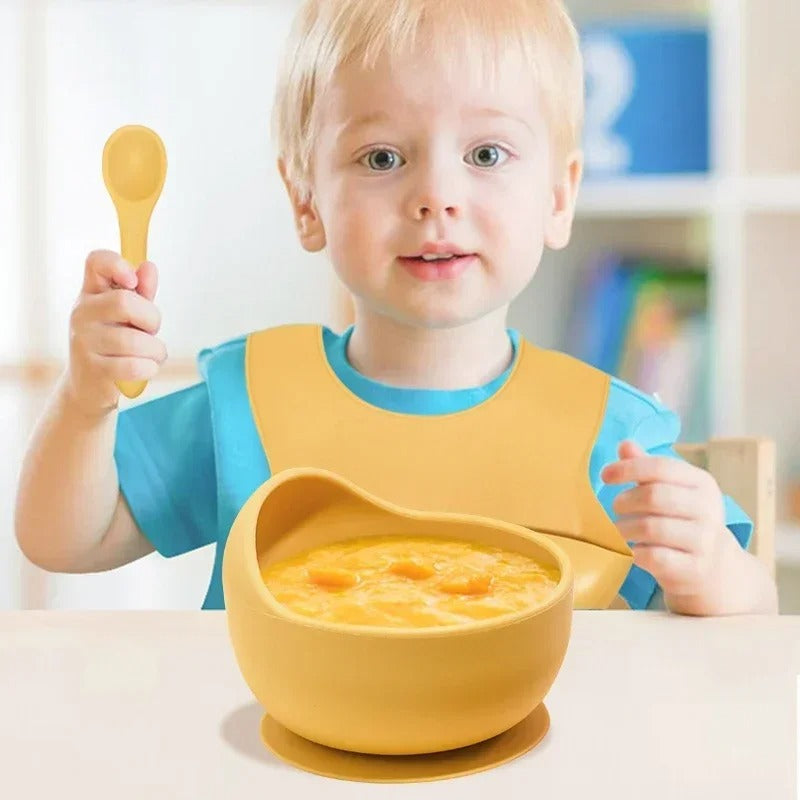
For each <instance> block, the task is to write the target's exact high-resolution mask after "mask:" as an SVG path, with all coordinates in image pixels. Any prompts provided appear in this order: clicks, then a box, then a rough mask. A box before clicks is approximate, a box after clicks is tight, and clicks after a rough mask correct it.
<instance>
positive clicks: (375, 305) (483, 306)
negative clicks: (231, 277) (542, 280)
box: [295, 56, 580, 328]
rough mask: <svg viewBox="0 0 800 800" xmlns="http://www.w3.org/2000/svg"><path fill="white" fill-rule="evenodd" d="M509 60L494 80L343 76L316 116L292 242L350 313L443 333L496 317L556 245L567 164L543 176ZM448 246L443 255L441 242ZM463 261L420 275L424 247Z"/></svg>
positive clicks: (538, 137)
mask: <svg viewBox="0 0 800 800" xmlns="http://www.w3.org/2000/svg"><path fill="white" fill-rule="evenodd" d="M529 74H530V71H529V70H526V69H524V68H523V64H522V61H521V57H512V56H509V57H507V58H506V59H505V60H504V62H503V63H501V64H499V65H498V71H497V73H496V80H495V81H494V82H492V83H491V84H490V83H486V82H483V81H481V82H477V81H476V80H470V79H469V78H468V76H467V75H468V73H467V71H466V70H465V71H464V73H463V78H461V79H458V80H455V81H453V82H452V83H450V82H446V81H444V80H442V79H441V78H437V74H436V71H435V69H434V68H433V66H432V65H431V64H429V63H426V61H425V59H424V58H423V59H420V58H417V59H414V60H413V61H411V60H409V61H406V62H405V63H402V64H399V65H398V68H397V69H395V70H394V71H392V70H390V69H389V67H388V65H387V64H386V63H380V64H378V66H377V68H376V69H375V70H374V71H372V72H366V71H364V70H361V69H359V68H358V67H355V66H348V67H346V68H344V69H342V70H340V72H339V73H338V74H337V77H336V79H335V81H334V82H333V84H332V85H331V87H330V90H329V93H328V94H327V96H326V98H325V103H324V105H323V107H322V109H321V113H322V117H321V124H320V129H319V135H318V138H317V141H316V146H315V149H314V156H313V158H314V165H315V167H314V176H313V181H312V202H311V203H310V204H309V205H307V206H304V207H296V209H295V210H296V212H297V216H298V225H299V228H300V231H301V239H302V241H303V244H304V245H305V246H306V247H307V248H308V249H309V250H318V249H321V248H322V247H325V246H327V249H328V253H329V256H330V258H331V261H332V263H333V265H334V268H335V269H336V272H337V273H338V275H339V277H340V278H341V279H342V281H343V282H344V284H345V285H346V286H347V287H348V288H349V289H350V291H351V292H352V293H353V295H354V299H355V303H356V307H357V313H358V314H361V315H363V314H379V315H386V316H389V317H391V318H392V319H394V320H395V321H398V322H401V323H403V324H410V325H414V326H423V327H428V328H437V327H453V326H457V325H461V324H466V323H468V322H472V321H474V320H477V319H479V318H481V317H483V316H485V315H487V314H489V313H490V312H493V311H496V310H498V309H500V308H503V307H507V306H508V304H509V303H510V302H511V300H512V299H513V298H514V297H516V296H517V295H518V294H519V293H520V292H521V291H522V290H523V289H524V287H525V286H526V285H527V284H528V282H529V281H530V279H531V278H532V277H533V275H534V273H535V271H536V269H537V267H538V265H539V261H540V259H541V255H542V251H543V247H544V246H545V245H547V246H549V247H553V248H558V247H563V246H564V245H565V244H566V243H567V240H568V238H569V229H570V225H571V221H572V206H573V202H574V193H575V190H576V188H577V183H578V181H579V178H580V163H579V161H578V159H577V156H576V157H574V158H573V159H571V160H570V163H568V164H565V165H562V166H561V168H559V169H554V164H553V149H552V142H551V134H550V130H549V127H548V125H547V124H546V122H545V119H544V117H543V114H542V110H541V104H540V100H539V97H538V92H537V90H536V86H535V85H534V82H533V80H532V79H526V77H525V76H526V75H529ZM444 243H448V244H444ZM429 245H441V246H442V247H443V249H444V250H445V251H446V252H450V251H451V250H453V249H455V248H458V250H460V251H462V252H464V253H468V254H474V257H464V258H460V259H458V260H456V261H453V262H438V266H436V263H434V264H433V265H431V264H427V263H425V262H423V261H421V260H409V257H417V256H420V255H421V254H422V252H423V250H424V249H425V248H426V246H429Z"/></svg>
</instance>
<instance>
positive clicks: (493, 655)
mask: <svg viewBox="0 0 800 800" xmlns="http://www.w3.org/2000/svg"><path fill="white" fill-rule="evenodd" d="M398 534H399V535H406V536H418V535H424V536H441V537H447V538H457V539H462V540H463V539H466V540H470V541H475V542H479V543H482V544H488V545H493V546H496V547H502V548H506V549H509V550H514V551H517V552H519V553H522V554H524V555H528V556H531V557H533V558H536V559H538V560H539V561H540V562H543V563H546V564H549V565H551V566H556V567H557V568H558V570H559V571H560V579H559V582H558V585H557V586H556V588H555V590H554V591H553V594H552V596H551V597H550V599H549V600H548V601H547V602H546V603H544V604H542V605H539V606H536V607H533V608H531V609H529V610H526V611H523V612H518V613H515V614H509V615H504V616H502V617H496V618H494V619H489V620H479V621H475V622H470V623H466V624H463V625H457V626H446V627H445V626H443V627H433V628H416V629H415V628H409V629H405V628H389V627H386V628H384V627H373V626H361V625H358V626H356V625H341V624H334V623H328V622H322V621H319V620H315V619H313V618H309V617H305V616H302V615H300V614H296V613H294V612H292V611H291V610H289V609H288V608H287V607H286V606H284V605H282V604H280V603H278V601H277V600H276V599H275V598H274V597H273V596H272V594H271V593H270V592H269V591H268V589H267V588H266V586H265V584H264V582H263V579H262V577H261V572H260V567H262V566H266V565H268V564H271V563H273V562H274V561H278V560H282V559H284V558H289V557H291V556H293V555H297V554H299V553H300V552H302V551H305V550H307V549H309V548H312V547H319V546H322V545H326V544H330V543H332V542H336V541H341V540H343V539H350V538H354V537H359V536H369V535H382V536H383V535H398ZM222 578H223V589H224V593H225V607H226V617H227V621H228V630H229V634H230V639H231V643H232V646H233V650H234V653H235V656H236V659H237V661H238V664H239V668H240V670H241V673H242V676H243V678H244V680H245V681H246V682H247V684H248V686H249V687H250V689H251V690H252V692H253V694H254V695H255V697H256V699H257V700H258V701H259V703H261V705H262V706H264V708H265V709H266V711H267V712H268V713H269V714H270V715H271V716H272V717H273V718H274V719H275V720H276V721H277V722H279V723H280V724H282V725H283V726H284V727H286V728H288V729H289V730H290V731H292V732H294V733H296V734H298V735H299V736H302V737H304V738H306V739H308V740H310V741H312V742H317V743H319V744H323V745H327V746H328V747H334V748H337V749H339V750H347V751H352V752H358V753H370V754H381V755H409V754H422V753H432V752H438V751H444V750H451V749H455V748H459V747H465V746H467V745H471V744H475V743H477V742H481V741H484V740H486V739H489V738H491V737H493V736H496V735H498V734H500V733H503V732H505V731H506V730H508V729H509V728H511V727H512V726H514V725H516V724H517V723H518V722H520V721H522V720H523V719H525V717H527V716H528V715H529V714H530V713H531V712H532V711H533V710H534V709H535V708H536V707H537V706H538V705H539V704H540V703H541V702H542V700H543V698H544V697H545V695H546V694H547V692H548V691H549V689H550V687H551V685H552V684H553V681H554V680H555V678H556V675H557V674H558V671H559V669H560V667H561V664H562V661H563V659H564V656H565V654H566V650H567V645H568V642H569V637H570V630H571V624H572V610H573V572H572V566H571V564H570V560H569V558H568V557H567V556H566V555H565V553H564V552H563V551H562V550H561V549H560V548H559V547H558V546H557V545H555V544H554V543H553V542H551V541H549V540H548V539H547V538H546V537H545V536H543V535H540V534H537V533H535V532H532V531H530V530H528V529H526V528H524V527H521V526H516V525H511V524H507V523H504V522H500V521H497V520H493V519H486V518H483V517H476V516H469V515H458V514H451V513H441V514H431V513H422V512H419V511H414V510H410V509H406V508H401V507H399V506H396V505H394V504H392V503H389V502H386V501H384V500H381V499H379V498H377V497H375V496H373V495H371V494H369V493H367V492H365V491H364V490H362V489H361V488H359V487H358V486H356V485H355V484H353V483H351V482H350V481H348V480H346V479H344V478H342V477H341V476H338V475H336V474H334V473H331V472H327V471H325V470H319V469H306V468H302V469H301V468H296V469H288V470H285V471H282V472H280V473H278V474H277V475H275V476H273V477H272V478H271V479H270V480H268V481H267V482H266V483H264V484H263V485H262V486H260V487H259V488H258V489H257V490H256V491H255V492H254V493H253V495H252V496H251V497H250V498H249V500H248V501H247V503H246V504H245V505H244V506H243V508H242V509H241V511H240V513H239V515H238V516H237V518H236V520H235V522H234V524H233V526H232V528H231V531H230V535H229V538H228V542H227V545H226V548H225V553H224V560H223V576H222Z"/></svg>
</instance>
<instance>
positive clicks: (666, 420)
mask: <svg viewBox="0 0 800 800" xmlns="http://www.w3.org/2000/svg"><path fill="white" fill-rule="evenodd" d="M614 388H615V389H616V391H615V393H614V394H613V395H610V398H611V399H610V403H609V408H608V409H607V414H606V421H605V423H604V425H603V429H602V430H601V434H600V436H599V438H598V442H597V444H596V446H595V449H594V452H593V454H592V462H591V472H592V475H591V479H592V481H593V486H594V487H595V491H596V494H597V498H598V500H599V501H600V503H601V505H602V506H603V508H604V509H605V511H606V513H607V514H608V515H609V517H610V518H611V519H612V520H613V521H616V519H617V515H616V513H615V511H614V509H613V503H614V500H615V499H616V497H617V495H619V494H620V493H621V492H623V491H625V490H627V489H629V488H631V486H632V484H624V485H606V484H603V483H602V481H601V480H600V478H599V473H600V471H601V470H602V468H603V467H604V466H605V465H606V464H608V463H611V462H613V461H616V459H617V458H618V454H617V447H618V446H619V444H620V443H621V442H622V441H623V440H625V439H632V440H633V441H635V442H637V443H638V444H639V446H640V447H642V449H644V450H646V451H647V452H648V453H650V454H651V455H656V456H667V457H669V458H681V456H680V455H679V454H678V453H677V452H676V450H675V444H676V442H677V441H678V437H679V435H680V430H681V424H680V418H679V417H678V415H677V414H675V413H674V412H673V411H671V410H669V409H667V408H665V407H664V406H663V405H661V404H660V403H657V402H656V401H655V400H651V399H650V398H647V397H646V396H645V395H643V394H641V393H639V392H637V391H636V390H633V389H631V387H625V386H620V384H619V383H618V384H617V385H616V386H615V387H614ZM723 501H724V510H725V521H726V525H727V526H728V528H729V530H730V531H731V533H733V535H734V536H735V537H736V540H737V541H738V542H739V544H740V545H741V546H742V548H747V547H748V545H749V544H750V539H751V538H752V534H753V523H752V520H750V518H749V517H748V516H747V514H745V512H744V511H743V510H742V508H741V507H740V506H739V505H738V504H737V503H736V501H735V500H734V499H733V498H731V497H728V496H727V495H723ZM620 594H622V596H623V597H624V598H625V600H626V601H627V603H628V605H629V606H630V607H631V608H635V609H643V608H657V607H661V605H659V603H660V598H661V591H660V587H659V586H658V584H657V583H656V581H655V579H654V578H653V576H652V575H651V574H650V573H649V572H646V571H645V570H643V569H641V568H640V567H638V566H637V565H635V564H634V565H633V566H632V567H631V570H630V572H629V574H628V577H627V578H626V579H625V583H624V584H623V585H622V588H621V589H620Z"/></svg>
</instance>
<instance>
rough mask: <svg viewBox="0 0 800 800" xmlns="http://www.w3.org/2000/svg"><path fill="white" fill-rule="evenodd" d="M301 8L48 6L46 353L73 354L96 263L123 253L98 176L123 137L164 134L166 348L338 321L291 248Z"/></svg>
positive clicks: (115, 3) (161, 254) (314, 270)
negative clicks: (291, 28)
mask: <svg viewBox="0 0 800 800" xmlns="http://www.w3.org/2000/svg"><path fill="white" fill-rule="evenodd" d="M294 5H295V4H294V3H293V2H291V1H289V2H287V0H268V1H266V2H259V3H235V2H234V3H224V2H200V1H199V0H193V2H182V3H176V2H167V1H166V0H161V1H160V2H154V1H153V0H149V1H147V0H145V1H143V0H136V2H121V0H103V2H86V1H85V0H84V1H83V2H81V1H80V0H78V1H77V2H76V0H60V1H58V2H55V1H54V2H50V3H49V4H48V6H49V8H48V13H47V15H46V20H45V30H44V36H45V52H46V59H47V63H46V67H45V70H46V71H45V74H46V91H47V102H46V118H45V119H44V125H45V130H46V136H45V142H46V153H45V158H46V163H47V169H46V185H45V192H46V222H47V227H46V230H47V238H46V259H47V265H48V270H49V275H50V279H49V280H48V282H47V286H46V287H43V289H45V302H46V303H47V304H48V307H49V309H50V312H51V314H50V318H51V327H50V329H49V330H48V335H47V346H48V352H50V353H57V354H59V355H64V354H65V353H66V347H67V340H66V335H65V332H66V327H67V323H68V315H69V309H70V306H71V303H72V300H73V299H74V295H75V293H76V291H77V289H78V287H79V285H80V280H81V277H82V268H83V261H84V258H85V255H86V253H87V252H88V251H89V250H91V249H93V248H96V247H109V248H111V249H119V234H118V229H117V222H116V215H115V211H114V208H113V205H112V203H111V200H110V198H109V196H108V194H107V193H106V189H105V186H104V184H103V180H102V174H101V156H102V150H103V145H104V143H105V141H106V139H107V138H108V136H109V135H110V134H111V133H112V131H114V130H115V129H116V128H117V127H119V126H120V125H124V124H129V123H136V124H144V125H148V126H149V127H152V128H153V129H154V130H155V131H156V132H157V133H158V134H159V135H160V136H161V138H162V139H163V141H164V143H165V146H166V149H167V157H168V161H169V167H168V175H167V182H166V185H165V187H164V191H163V194H162V196H161V198H160V200H159V202H158V205H157V206H156V209H155V212H154V214H153V218H152V223H151V228H150V237H149V251H148V256H149V257H150V258H151V259H152V260H154V261H155V262H156V263H157V264H158V265H159V267H160V276H161V284H160V290H159V295H158V304H159V307H160V308H161V310H162V313H163V316H164V323H163V328H162V335H163V337H164V338H165V340H166V342H167V345H168V349H169V352H170V354H171V355H172V356H177V357H189V358H191V357H193V356H194V355H195V354H196V352H197V351H198V350H199V349H200V348H202V347H204V346H206V345H209V344H213V343H215V342H218V341H220V340H223V339H226V338H229V337H232V336H236V335H238V334H240V333H243V332H245V331H247V330H250V329H254V328H258V327H260V326H264V325H273V324H277V323H280V322H288V321H295V320H304V319H327V318H328V312H329V308H328V307H329V304H330V283H329V279H330V270H329V269H328V267H327V264H326V263H325V261H324V258H322V257H312V256H308V254H305V253H304V252H303V251H302V250H301V249H300V247H299V245H298V243H297V240H296V238H295V235H294V229H293V226H292V222H291V216H290V212H289V206H288V202H287V200H286V198H285V196H284V190H283V186H282V184H281V183H280V180H279V177H278V175H277V171H276V169H275V158H274V154H273V151H272V148H271V144H270V140H269V115H270V107H271V102H272V91H273V81H274V74H275V68H276V63H277V57H278V48H279V47H280V46H281V43H282V42H283V41H284V39H285V37H286V32H287V30H288V25H289V22H290V17H291V12H292V10H293V6H294Z"/></svg>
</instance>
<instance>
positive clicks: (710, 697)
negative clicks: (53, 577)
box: [0, 611, 800, 800]
mask: <svg viewBox="0 0 800 800" xmlns="http://www.w3.org/2000/svg"><path fill="white" fill-rule="evenodd" d="M798 675H800V617H796V616H791V617H790V616H780V617H731V618H718V619H695V618H688V617H679V616H674V615H669V614H666V613H659V612H636V611H577V612H575V614H574V620H573V629H572V635H571V639H570V643H569V649H568V651H567V655H566V658H565V660H564V663H563V666H562V668H561V671H560V672H559V674H558V677H557V678H556V682H555V684H554V685H553V687H552V689H551V691H550V693H549V694H548V696H547V697H546V699H545V704H546V706H547V709H548V711H549V713H550V717H551V727H550V730H549V732H548V734H547V736H546V738H545V739H544V741H543V742H541V743H540V744H539V745H538V746H537V747H536V748H534V749H533V750H531V751H530V752H529V753H528V754H527V755H524V756H522V757H520V758H519V759H517V760H516V761H513V762H511V763H508V764H505V765H503V766H500V767H496V768H495V769H492V770H489V771H486V772H482V773H478V774H475V775H471V776H467V777H461V778H454V779H450V780H447V781H437V782H432V783H417V784H354V783H349V782H345V781H340V780H333V779H329V778H323V777H319V776H316V775H312V774H310V773H306V772H302V771H299V770H297V769H295V768H294V767H290V766H288V765H286V764H284V763H283V762H281V761H279V760H278V759H277V758H275V757H274V756H272V755H271V754H270V753H269V752H268V751H267V750H266V749H265V748H264V747H263V746H262V744H261V741H260V739H259V734H258V726H259V721H260V719H261V715H262V710H261V708H260V707H259V706H258V704H257V703H256V702H255V700H254V698H253V696H252V694H251V693H250V691H249V689H248V688H247V686H246V684H245V683H244V681H243V679H242V677H241V674H240V672H239V669H238V666H237V664H236V661H235V658H234V655H233V651H232V649H231V646H230V643H229V639H228V631H227V624H226V619H225V613H224V612H222V611H197V612H180V611H179V612H173V611H164V612H159V611H141V612H140V611H112V612H104V611H90V612H78V611H20V612H4V613H0V710H1V713H0V796H7V797H20V798H25V799H26V800H27V798H43V799H44V798H51V797H65V798H72V797H75V798H78V797H80V798H101V797H102V798H104V800H105V798H113V800H127V798H137V800H140V798H143V797H145V795H150V794H152V795H153V797H156V798H161V797H163V798H170V800H178V799H179V798H192V800H200V799H201V798H214V800H222V799H223V798H224V799H225V800H229V799H230V798H264V797H266V798H284V797H292V796H294V795H295V793H297V792H307V793H308V795H309V796H311V795H312V793H313V796H314V797H315V798H372V797H375V798H429V797H430V798H434V797H435V798H444V799H445V800H447V798H458V800H471V799H472V798H475V800H477V799H478V798H481V799H483V798H488V797H500V796H501V795H502V796H503V797H504V798H508V797H520V798H522V797H525V798H532V797H550V798H552V797H556V796H558V797H563V798H569V799H570V800H571V799H572V798H606V797H608V798H623V799H624V800H628V798H638V797H642V798H648V800H659V799H660V798H665V799H666V798H669V799H670V800H674V798H676V797H680V798H682V800H687V798H695V797H697V798H711V797H724V798H725V799H726V800H730V799H731V798H740V797H741V798H748V800H749V799H750V798H752V797H763V798H769V800H784V798H786V799H787V800H789V798H795V797H796V796H797V795H796V794H795V791H796V789H795V787H796V776H797V755H798V749H797V748H798V745H797V722H796V714H797V688H798ZM7 789H12V790H13V793H8V792H7Z"/></svg>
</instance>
